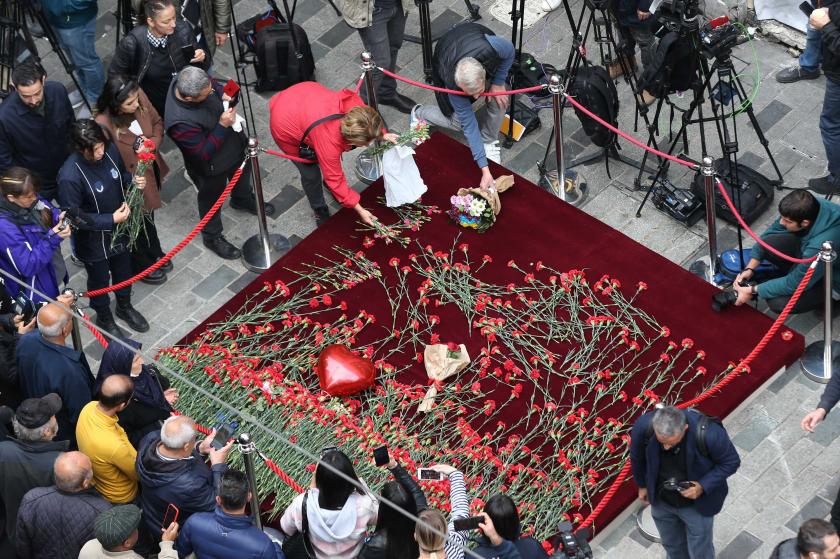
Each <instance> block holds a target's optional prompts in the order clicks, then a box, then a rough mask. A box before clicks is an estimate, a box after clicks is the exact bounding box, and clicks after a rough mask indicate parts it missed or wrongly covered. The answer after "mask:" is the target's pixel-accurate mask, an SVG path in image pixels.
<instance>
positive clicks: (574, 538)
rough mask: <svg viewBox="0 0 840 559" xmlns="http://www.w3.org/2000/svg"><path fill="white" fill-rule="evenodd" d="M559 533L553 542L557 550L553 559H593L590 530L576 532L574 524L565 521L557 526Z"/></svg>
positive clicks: (552, 556) (552, 555) (553, 554)
mask: <svg viewBox="0 0 840 559" xmlns="http://www.w3.org/2000/svg"><path fill="white" fill-rule="evenodd" d="M557 532H558V535H557V536H555V537H554V538H553V540H552V542H551V543H552V545H554V547H555V548H556V550H555V552H554V553H552V554H551V559H592V548H591V547H590V546H589V541H588V539H589V530H586V529H584V530H579V531H578V532H574V531H573V528H572V523H571V522H569V521H568V520H564V521H562V522H560V523H559V524H558V525H557Z"/></svg>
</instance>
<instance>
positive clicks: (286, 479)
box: [263, 458, 303, 493]
mask: <svg viewBox="0 0 840 559" xmlns="http://www.w3.org/2000/svg"><path fill="white" fill-rule="evenodd" d="M263 461H264V462H265V465H266V466H268V468H269V469H270V470H271V471H272V472H274V473H275V474H277V477H279V478H280V479H281V480H283V481H284V482H285V483H286V485H288V486H289V487H291V488H292V489H294V490H295V491H297V492H298V493H303V487H301V486H300V485H298V484H297V482H296V481H295V480H293V479H292V478H291V476H290V475H289V474H287V473H286V472H284V471H283V470H281V469H280V466H278V465H277V464H275V463H274V461H273V460H272V459H271V458H263Z"/></svg>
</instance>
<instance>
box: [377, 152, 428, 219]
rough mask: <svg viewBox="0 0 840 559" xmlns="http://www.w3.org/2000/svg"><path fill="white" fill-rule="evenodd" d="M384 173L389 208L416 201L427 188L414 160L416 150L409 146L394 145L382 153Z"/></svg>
mask: <svg viewBox="0 0 840 559" xmlns="http://www.w3.org/2000/svg"><path fill="white" fill-rule="evenodd" d="M382 174H383V176H384V177H385V205H387V206H388V207H389V208H395V207H397V206H402V205H403V204H411V203H412V202H416V201H417V200H419V199H420V196H422V195H423V193H424V192H426V190H427V188H426V183H424V182H423V177H421V176H420V170H419V169H418V168H417V164H416V163H415V162H414V150H413V149H412V148H411V147H409V146H394V147H392V148H391V149H389V150H388V151H386V152H385V153H384V154H382Z"/></svg>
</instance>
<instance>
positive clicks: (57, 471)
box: [15, 452, 111, 559]
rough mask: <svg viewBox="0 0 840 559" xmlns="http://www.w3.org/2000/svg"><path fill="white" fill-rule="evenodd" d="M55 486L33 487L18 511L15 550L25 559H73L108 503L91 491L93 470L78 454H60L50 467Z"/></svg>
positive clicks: (97, 493) (91, 535) (83, 456)
mask: <svg viewBox="0 0 840 559" xmlns="http://www.w3.org/2000/svg"><path fill="white" fill-rule="evenodd" d="M53 473H54V475H55V485H52V486H50V487H36V488H35V489H32V490H31V491H29V492H28V493H27V494H26V495H24V497H23V501H21V503H20V509H19V511H18V521H17V531H16V532H15V546H16V549H17V554H18V556H19V557H26V558H28V559H76V558H77V557H78V556H79V551H80V550H81V549H82V546H83V545H85V542H86V541H88V540H90V539H92V538H93V537H94V535H93V522H94V520H96V517H97V516H99V513H101V512H104V511H106V510H108V509H110V508H111V503H109V502H108V501H106V500H105V499H104V498H102V495H100V494H99V492H98V491H97V490H96V489H95V488H94V487H93V483H92V482H93V466H92V465H91V462H90V458H88V457H87V456H86V455H84V454H82V453H81V452H63V453H62V454H60V455H59V456H58V458H57V459H56V461H55V465H54V466H53Z"/></svg>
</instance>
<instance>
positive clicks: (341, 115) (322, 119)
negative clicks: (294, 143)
mask: <svg viewBox="0 0 840 559" xmlns="http://www.w3.org/2000/svg"><path fill="white" fill-rule="evenodd" d="M344 114H345V113H336V114H334V115H329V116H325V117H324V118H319V119H318V120H316V121H315V122H313V123H312V124H310V125H309V127H307V129H306V131H305V132H304V133H303V137H302V138H301V139H300V143H302V144H305V143H306V137H307V136H309V133H310V132H311V131H312V129H313V128H315V127H316V126H318V125H319V124H322V123H324V122H327V121H328V120H337V119H339V118H342V117H343V116H344Z"/></svg>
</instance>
